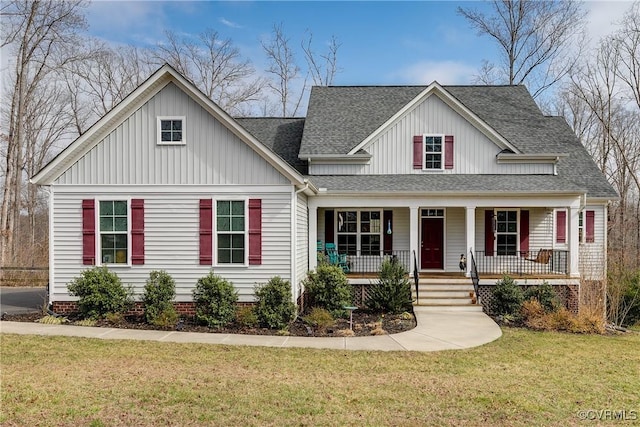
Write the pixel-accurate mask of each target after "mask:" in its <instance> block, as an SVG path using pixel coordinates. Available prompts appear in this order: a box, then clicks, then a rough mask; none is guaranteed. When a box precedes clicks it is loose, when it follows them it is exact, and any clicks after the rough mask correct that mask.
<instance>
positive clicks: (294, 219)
mask: <svg viewBox="0 0 640 427" xmlns="http://www.w3.org/2000/svg"><path fill="white" fill-rule="evenodd" d="M311 185H312V184H311V182H310V181H309V179H308V178H304V187H302V188H300V189H299V190H295V191H292V192H291V245H290V252H291V257H290V259H291V281H290V283H291V296H292V297H293V303H294V304H295V303H296V301H297V299H298V295H297V292H296V291H297V288H298V284H297V283H296V276H297V273H298V271H297V270H298V266H297V262H296V244H297V241H298V212H297V211H298V209H297V208H298V194H300V193H302V192H303V191H307V190H310V189H311V188H310V186H311ZM294 188H295V187H294ZM312 191H313V190H312ZM315 192H316V193H317V189H316V191H315ZM307 240H308V239H307ZM307 252H308V251H307Z"/></svg>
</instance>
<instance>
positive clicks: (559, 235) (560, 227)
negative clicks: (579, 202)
mask: <svg viewBox="0 0 640 427" xmlns="http://www.w3.org/2000/svg"><path fill="white" fill-rule="evenodd" d="M556 243H567V211H556Z"/></svg>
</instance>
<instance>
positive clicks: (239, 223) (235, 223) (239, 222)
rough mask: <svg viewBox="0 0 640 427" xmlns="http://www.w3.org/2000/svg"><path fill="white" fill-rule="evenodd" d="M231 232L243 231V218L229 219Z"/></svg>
mask: <svg viewBox="0 0 640 427" xmlns="http://www.w3.org/2000/svg"><path fill="white" fill-rule="evenodd" d="M231 231H244V218H237V217H236V218H231Z"/></svg>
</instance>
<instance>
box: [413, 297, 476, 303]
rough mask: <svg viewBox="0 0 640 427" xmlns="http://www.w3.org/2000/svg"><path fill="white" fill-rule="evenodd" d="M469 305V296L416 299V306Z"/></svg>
mask: <svg viewBox="0 0 640 427" xmlns="http://www.w3.org/2000/svg"><path fill="white" fill-rule="evenodd" d="M461 304H469V305H471V298H469V295H466V296H464V297H430V296H426V295H420V298H418V305H461Z"/></svg>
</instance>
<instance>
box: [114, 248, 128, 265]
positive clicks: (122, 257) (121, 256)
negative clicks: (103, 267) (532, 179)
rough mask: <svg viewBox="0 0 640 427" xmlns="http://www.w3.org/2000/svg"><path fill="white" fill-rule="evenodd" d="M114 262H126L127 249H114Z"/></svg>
mask: <svg viewBox="0 0 640 427" xmlns="http://www.w3.org/2000/svg"><path fill="white" fill-rule="evenodd" d="M115 262H116V263H118V264H126V263H127V250H126V249H120V250H116V261H115Z"/></svg>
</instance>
